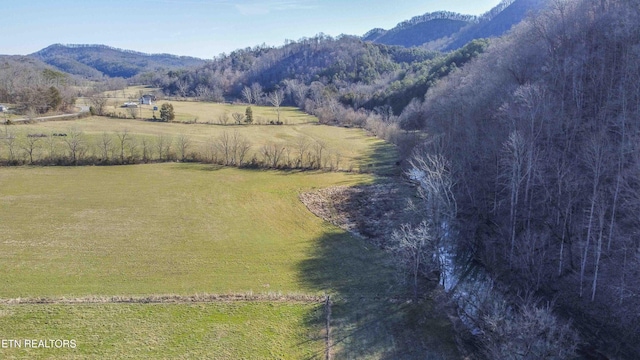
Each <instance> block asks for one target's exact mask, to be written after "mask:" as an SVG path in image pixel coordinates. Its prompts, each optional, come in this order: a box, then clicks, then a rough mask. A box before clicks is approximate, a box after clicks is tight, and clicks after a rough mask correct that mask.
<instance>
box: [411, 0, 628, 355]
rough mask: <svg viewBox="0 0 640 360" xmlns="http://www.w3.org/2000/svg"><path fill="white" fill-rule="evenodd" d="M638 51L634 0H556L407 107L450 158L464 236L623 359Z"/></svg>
mask: <svg viewBox="0 0 640 360" xmlns="http://www.w3.org/2000/svg"><path fill="white" fill-rule="evenodd" d="M638 48H640V7H639V6H638V3H637V2H636V1H629V0H608V1H590V0H582V1H552V2H551V3H550V7H549V8H548V9H547V10H545V11H543V12H541V13H540V14H538V15H537V16H535V17H533V18H530V19H528V20H526V21H525V22H523V23H521V24H520V25H519V26H518V27H517V28H515V29H514V31H513V32H511V33H510V34H509V35H508V36H506V37H504V38H502V39H498V40H494V41H492V42H491V44H490V46H489V47H488V48H487V50H486V51H485V52H484V53H483V54H482V55H480V56H479V57H477V60H476V61H473V62H471V63H469V64H467V65H466V66H465V67H463V68H460V69H457V70H456V71H454V72H452V73H451V74H450V75H449V76H447V77H446V78H445V79H443V80H441V81H439V82H438V83H437V84H436V85H435V86H434V87H432V88H431V89H430V90H429V91H428V93H427V96H426V98H425V100H424V102H423V103H422V104H420V105H419V106H418V105H416V106H415V107H412V108H408V109H406V110H405V113H404V114H403V115H402V116H404V117H410V116H415V117H418V118H421V119H423V120H424V130H426V132H427V133H429V134H431V136H432V139H433V141H434V142H433V143H432V144H433V145H434V146H432V147H431V153H432V154H438V155H440V156H443V157H445V158H447V159H448V160H449V161H450V164H451V169H450V171H451V173H452V174H453V176H454V178H455V183H456V186H455V190H454V192H455V197H456V199H457V201H458V209H459V221H460V224H459V231H460V236H459V238H460V245H461V246H462V247H465V248H467V249H470V250H471V251H473V252H474V253H475V258H476V259H477V261H479V262H480V263H482V264H483V265H484V266H485V267H487V268H488V269H490V270H491V272H492V274H494V275H495V276H496V278H497V279H499V280H500V281H501V282H502V283H503V284H506V285H508V286H509V288H510V289H511V290H512V291H513V292H514V293H515V292H518V291H519V292H520V293H521V294H525V293H528V294H539V295H542V296H544V297H546V298H547V299H549V300H551V299H556V302H557V304H558V306H559V311H560V313H561V314H564V315H565V316H568V317H572V318H573V319H574V323H575V325H576V326H577V327H578V328H579V329H580V330H582V332H583V335H585V337H586V339H587V340H588V341H591V342H592V343H596V344H598V345H599V346H602V347H603V348H606V349H607V350H608V351H609V352H611V354H612V355H613V356H614V358H637V357H638V354H640V317H639V316H638V312H637V309H638V308H640V302H639V299H640V298H639V297H638V296H637V294H638V293H640V281H639V279H640V277H639V276H638V275H639V273H638V271H639V270H640V257H639V256H638V254H640V242H639V238H638V236H637V234H638V231H640V221H638V216H637V214H638V211H639V210H640V191H638V189H639V188H640V183H638V179H639V178H640V148H639V147H638V144H639V143H640V121H639V119H640V87H639V86H638V84H639V83H640V78H639V77H638V76H639V75H638V74H640V67H639V66H640V52H638ZM435 144H438V146H435Z"/></svg>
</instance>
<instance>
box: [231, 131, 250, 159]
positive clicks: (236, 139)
mask: <svg viewBox="0 0 640 360" xmlns="http://www.w3.org/2000/svg"><path fill="white" fill-rule="evenodd" d="M231 142H232V144H233V154H234V155H233V163H234V165H236V166H242V164H243V163H244V159H245V157H246V156H247V153H248V152H249V149H250V148H251V143H250V142H249V140H247V138H245V137H244V136H242V135H240V134H239V133H238V131H237V130H236V131H234V132H233V137H232V138H231Z"/></svg>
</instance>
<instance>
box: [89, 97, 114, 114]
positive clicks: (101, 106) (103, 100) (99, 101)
mask: <svg viewBox="0 0 640 360" xmlns="http://www.w3.org/2000/svg"><path fill="white" fill-rule="evenodd" d="M87 99H88V100H89V104H90V105H91V107H92V108H93V111H94V114H95V115H104V113H105V112H104V111H105V108H106V107H107V103H108V102H109V98H108V97H107V96H106V95H104V94H101V93H96V94H93V95H91V96H89V97H88V98H87Z"/></svg>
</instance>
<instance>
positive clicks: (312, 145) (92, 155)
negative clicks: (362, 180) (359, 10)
mask: <svg viewBox="0 0 640 360" xmlns="http://www.w3.org/2000/svg"><path fill="white" fill-rule="evenodd" d="M0 155H1V156H0V163H1V164H4V165H7V166H17V165H25V164H29V165H45V166H46V165H61V166H68V165H124V164H138V163H152V162H173V161H182V162H200V163H206V164H218V165H224V166H234V167H247V168H268V169H302V170H319V169H322V170H329V171H364V170H363V169H360V168H359V167H356V165H355V164H353V163H347V162H346V161H344V159H343V157H342V156H341V154H340V153H339V152H335V151H332V150H331V149H329V148H328V147H327V145H326V143H325V142H324V141H322V140H320V139H314V138H312V137H308V136H303V135H300V136H298V137H297V138H296V139H295V140H293V141H290V142H287V143H277V142H270V143H266V144H263V145H260V146H256V145H254V144H252V143H251V141H250V140H249V139H248V138H247V137H245V136H243V135H242V134H240V133H239V132H238V131H234V132H228V131H224V132H222V133H221V134H220V135H218V136H211V137H209V138H208V139H207V140H206V141H205V142H204V144H201V143H196V142H194V140H193V138H192V137H191V136H189V135H186V134H178V135H175V136H174V135H167V134H162V135H157V136H147V135H134V134H132V133H130V132H129V131H128V130H127V129H124V130H122V131H116V132H110V133H109V132H104V133H102V134H100V135H99V136H95V135H94V136H89V135H88V134H86V133H85V132H83V131H81V130H79V129H77V128H73V127H72V128H69V129H67V130H65V131H64V132H57V133H48V134H44V133H33V134H27V133H24V132H22V133H18V132H16V131H14V130H13V129H11V127H5V131H0Z"/></svg>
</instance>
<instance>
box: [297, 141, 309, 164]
mask: <svg viewBox="0 0 640 360" xmlns="http://www.w3.org/2000/svg"><path fill="white" fill-rule="evenodd" d="M295 146H296V150H297V155H298V156H297V159H296V167H299V168H303V167H304V164H305V163H304V158H305V154H306V153H307V150H308V149H309V141H308V140H307V138H306V137H305V136H304V135H300V136H298V138H297V139H296V144H295Z"/></svg>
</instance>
